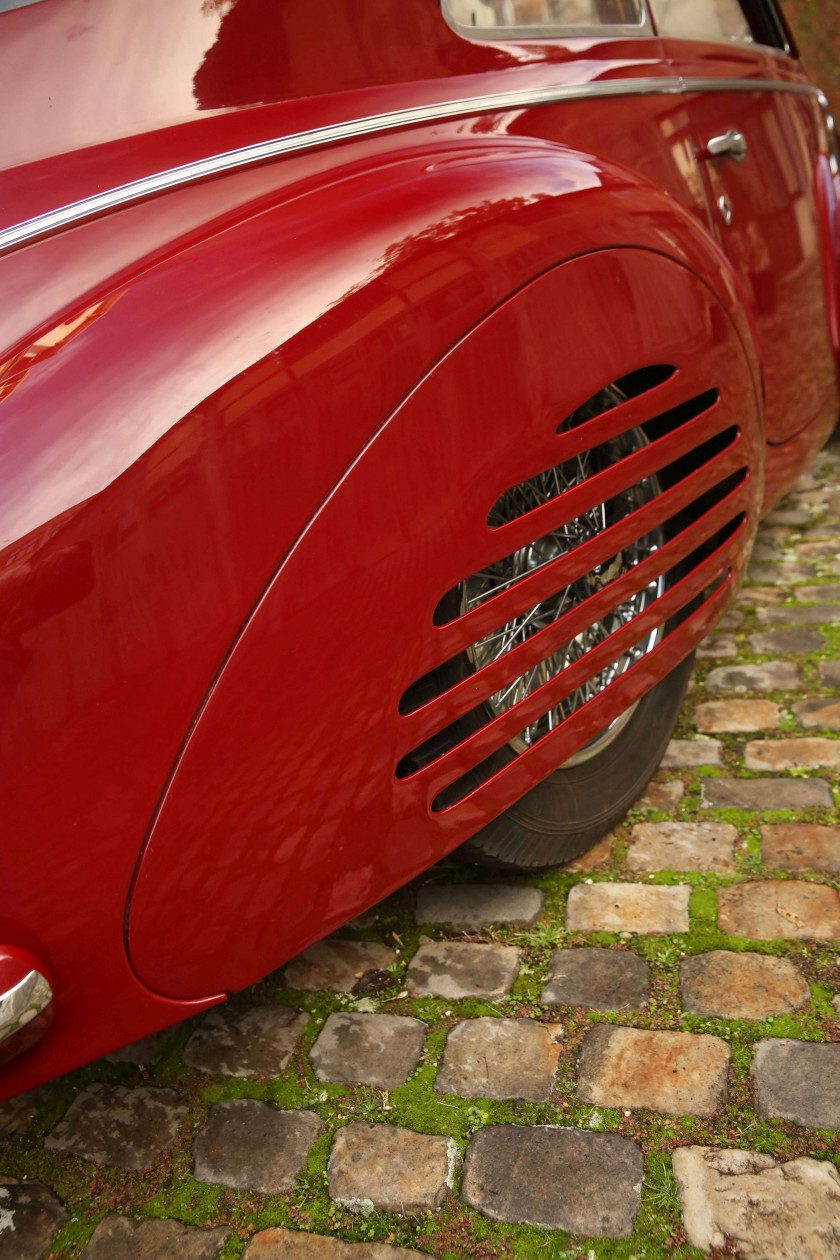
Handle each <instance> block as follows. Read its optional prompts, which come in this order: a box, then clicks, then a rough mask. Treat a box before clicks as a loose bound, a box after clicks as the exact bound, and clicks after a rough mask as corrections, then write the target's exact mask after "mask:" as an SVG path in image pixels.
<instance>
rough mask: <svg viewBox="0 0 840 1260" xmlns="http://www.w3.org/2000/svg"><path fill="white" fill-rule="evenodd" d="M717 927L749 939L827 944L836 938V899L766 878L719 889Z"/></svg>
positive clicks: (839, 931) (829, 892)
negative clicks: (756, 881) (822, 942)
mask: <svg viewBox="0 0 840 1260" xmlns="http://www.w3.org/2000/svg"><path fill="white" fill-rule="evenodd" d="M717 902H718V927H719V928H720V930H721V931H722V932H727V933H729V935H731V936H748V937H750V938H751V939H752V940H765V941H769V940H778V939H780V938H781V939H784V940H796V941H809V940H817V941H830V940H834V939H835V938H837V937H840V896H838V895H837V893H836V892H835V891H834V889H833V888H826V887H824V886H823V885H822V884H811V883H804V882H802V881H800V880H793V879H787V880H781V879H768V880H761V881H760V882H758V883H754V884H734V885H733V886H732V887H730V888H719V889H718V895H717Z"/></svg>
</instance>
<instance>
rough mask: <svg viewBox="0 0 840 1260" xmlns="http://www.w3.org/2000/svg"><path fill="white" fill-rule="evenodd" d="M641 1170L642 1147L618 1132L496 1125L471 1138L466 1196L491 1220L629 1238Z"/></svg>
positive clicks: (463, 1187) (464, 1187) (638, 1197)
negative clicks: (589, 1131) (586, 1131)
mask: <svg viewBox="0 0 840 1260" xmlns="http://www.w3.org/2000/svg"><path fill="white" fill-rule="evenodd" d="M643 1177H644V1157H643V1155H642V1152H641V1150H640V1148H639V1147H638V1146H637V1144H636V1143H635V1142H634V1141H633V1140H632V1139H631V1138H626V1137H621V1136H620V1135H619V1134H617V1133H584V1132H581V1130H579V1129H564V1128H559V1127H557V1126H555V1125H527V1126H526V1125H515V1124H504V1125H493V1126H491V1127H489V1128H486V1129H481V1130H479V1132H478V1133H476V1134H475V1136H474V1137H473V1138H472V1140H471V1142H470V1145H469V1148H468V1150H467V1157H466V1161H465V1164H464V1180H463V1183H462V1185H461V1198H462V1199H463V1200H464V1202H465V1203H466V1204H467V1206H468V1207H471V1208H475V1210H476V1211H478V1212H481V1214H482V1215H483V1216H488V1217H489V1218H490V1220H493V1221H508V1222H510V1223H519V1222H521V1223H523V1224H526V1225H542V1226H544V1227H545V1228H548V1229H562V1230H566V1231H567V1232H568V1233H570V1234H583V1235H585V1236H588V1237H594V1238H629V1236H630V1234H631V1232H632V1230H633V1222H634V1220H635V1218H636V1214H637V1212H638V1210H639V1207H640V1204H641V1187H642V1180H643ZM547 1254H552V1255H553V1254H557V1255H559V1254H560V1253H559V1252H551V1253H547Z"/></svg>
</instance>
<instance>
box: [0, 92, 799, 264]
mask: <svg viewBox="0 0 840 1260" xmlns="http://www.w3.org/2000/svg"><path fill="white" fill-rule="evenodd" d="M686 92H688V93H690V92H799V93H804V94H814V95H821V94H820V90H819V88H817V87H815V86H814V85H813V84H811V83H786V82H782V81H779V80H776V79H714V78H708V79H685V78H683V77H682V76H663V77H661V78H638V79H601V80H599V81H598V82H596V83H585V84H565V85H558V86H556V87H555V86H551V87H544V88H532V89H530V90H529V91H522V92H497V93H495V94H493V95H489V96H471V97H465V98H463V99H461V100H456V101H443V102H440V103H433V104H430V105H418V106H416V107H415V108H413V109H398V110H393V111H391V112H389V113H384V114H372V115H370V116H369V117H366V118H351V119H348V120H347V121H346V122H340V123H333V124H331V125H330V126H327V127H315V128H313V130H311V131H298V132H295V133H293V134H292V135H289V136H280V137H278V138H277V139H275V140H264V141H262V142H261V143H259V144H249V145H245V146H244V147H243V148H240V149H229V150H227V151H226V152H225V153H217V154H215V155H214V156H213V157H208V158H201V159H199V160H198V161H196V162H187V163H185V164H184V165H183V166H173V167H170V168H169V169H168V170H165V171H159V172H158V173H157V174H155V175H146V176H144V177H143V178H142V179H135V180H132V182H131V183H128V184H120V185H119V186H118V187H116V188H109V189H107V190H106V191H105V192H102V193H96V194H94V195H93V196H92V197H85V198H83V199H82V200H81V201H74V202H71V203H70V204H69V205H66V206H60V207H58V208H57V209H56V210H50V211H48V212H47V213H46V214H39V215H37V216H36V217H34V218H32V219H26V220H24V222H22V223H16V224H13V225H12V226H11V227H9V228H6V229H4V230H3V231H0V253H3V252H5V251H6V250H10V249H14V248H15V247H16V246H18V245H23V244H24V243H25V242H26V241H32V240H35V239H37V238H38V237H41V236H46V235H48V234H49V233H51V232H57V231H60V230H61V229H62V228H66V227H70V226H71V224H74V223H81V222H83V221H84V220H85V219H90V218H93V217H95V216H96V215H99V214H104V213H106V212H107V211H109V210H114V209H116V207H117V206H126V205H131V204H133V203H134V202H137V201H142V200H143V199H144V198H146V197H151V196H154V195H155V194H156V193H160V192H166V191H167V190H168V189H171V188H180V187H182V186H184V185H186V184H193V183H195V182H197V181H198V180H202V179H210V178H212V176H214V175H220V174H223V173H227V172H228V171H235V170H240V169H242V168H243V167H249V166H256V165H258V164H259V163H262V162H268V161H271V160H272V159H274V158H279V157H285V156H286V155H287V154H289V153H302V152H304V151H306V150H307V149H315V148H320V147H322V146H324V145H328V144H338V143H339V142H340V141H342V140H350V139H357V138H358V137H360V136H367V135H372V134H375V133H376V132H381V131H392V130H395V129H396V128H399V127H411V126H414V125H416V124H418V123H426V122H440V121H443V120H444V119H447V118H467V117H469V116H470V115H471V114H485V113H496V112H500V111H503V110H508V109H523V108H527V107H528V106H531V105H555V104H558V103H560V102H562V101H577V100H592V99H594V98H601V97H611V96H649V95H652V94H657V95H658V94H666V95H680V94H682V93H686Z"/></svg>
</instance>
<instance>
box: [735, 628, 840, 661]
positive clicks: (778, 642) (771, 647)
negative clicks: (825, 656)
mask: <svg viewBox="0 0 840 1260" xmlns="http://www.w3.org/2000/svg"><path fill="white" fill-rule="evenodd" d="M749 640H750V648H751V649H752V651H753V652H755V654H756V656H771V655H772V654H773V653H774V652H784V653H785V654H787V655H791V656H804V655H806V653H808V652H821V651H822V649H823V648H824V647H825V639H824V638H823V636H822V635H821V634H818V633H817V631H816V630H762V631H760V632H759V633H758V634H751V635H750V636H749Z"/></svg>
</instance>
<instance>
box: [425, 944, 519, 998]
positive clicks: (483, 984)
mask: <svg viewBox="0 0 840 1260" xmlns="http://www.w3.org/2000/svg"><path fill="white" fill-rule="evenodd" d="M518 971H519V950H518V949H515V948H514V947H513V946H512V945H472V944H468V943H467V942H465V941H426V942H425V943H423V944H421V946H420V948H419V949H418V951H417V953H416V954H415V955H414V957H413V958H412V960H411V962H410V963H409V966H408V972H407V973H406V978H405V987H406V988H407V989H408V992H409V993H411V994H412V995H413V996H415V997H444V998H462V997H504V995H505V994H506V993H509V992H510V989H511V985H512V984H513V982H514V980H515V979H516V975H517V972H518Z"/></svg>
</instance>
